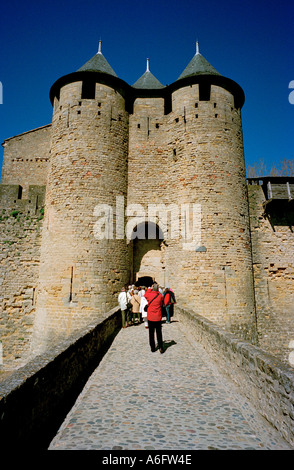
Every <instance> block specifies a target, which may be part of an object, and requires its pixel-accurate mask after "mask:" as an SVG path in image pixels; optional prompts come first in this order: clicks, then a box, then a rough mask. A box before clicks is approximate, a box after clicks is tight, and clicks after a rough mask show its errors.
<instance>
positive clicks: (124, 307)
mask: <svg viewBox="0 0 294 470" xmlns="http://www.w3.org/2000/svg"><path fill="white" fill-rule="evenodd" d="M130 300H131V295H130V294H129V293H128V292H127V291H126V289H125V287H122V289H121V292H120V293H119V295H118V304H119V307H120V310H121V317H122V327H123V328H126V327H127V323H128V303H129V302H130Z"/></svg>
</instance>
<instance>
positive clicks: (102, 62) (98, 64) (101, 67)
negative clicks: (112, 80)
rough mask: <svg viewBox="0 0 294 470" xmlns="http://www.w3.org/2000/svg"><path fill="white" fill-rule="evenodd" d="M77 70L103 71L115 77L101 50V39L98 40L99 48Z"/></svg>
mask: <svg viewBox="0 0 294 470" xmlns="http://www.w3.org/2000/svg"><path fill="white" fill-rule="evenodd" d="M78 72H103V73H108V74H109V75H113V76H114V77H117V75H116V73H115V71H114V70H113V68H112V67H111V66H110V65H109V63H108V62H107V60H106V59H105V57H104V55H103V54H102V52H101V41H99V49H98V52H97V54H95V55H94V56H93V57H92V58H91V59H90V60H88V62H86V63H85V64H84V65H83V66H82V67H81V68H79V69H78Z"/></svg>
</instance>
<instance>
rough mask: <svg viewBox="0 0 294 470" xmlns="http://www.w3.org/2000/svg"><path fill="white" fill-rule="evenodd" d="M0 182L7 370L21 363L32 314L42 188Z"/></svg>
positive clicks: (1, 308) (0, 301) (1, 324)
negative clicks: (23, 193)
mask: <svg viewBox="0 0 294 470" xmlns="http://www.w3.org/2000/svg"><path fill="white" fill-rule="evenodd" d="M18 195H19V186H18V185H0V243H1V251H0V267H1V270H0V292H1V294H0V312H1V315H0V330H1V338H0V339H1V341H2V349H3V365H4V367H5V369H6V370H8V369H15V368H16V366H19V365H22V364H23V363H24V362H25V361H26V359H27V357H28V355H29V350H30V347H29V346H30V339H31V333H32V326H33V321H34V316H35V306H36V287H37V281H38V274H39V272H38V270H39V257H40V244H41V236H40V233H41V227H42V222H43V210H42V209H43V208H44V197H45V187H42V186H30V187H29V190H28V199H26V200H25V199H18Z"/></svg>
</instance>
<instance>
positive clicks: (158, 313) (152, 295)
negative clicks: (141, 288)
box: [145, 284, 164, 353]
mask: <svg viewBox="0 0 294 470" xmlns="http://www.w3.org/2000/svg"><path fill="white" fill-rule="evenodd" d="M145 298H146V299H147V301H148V309H147V320H148V328H149V344H150V348H151V351H152V352H154V351H155V340H154V333H155V331H156V338H157V344H158V348H159V351H160V352H161V353H163V352H164V350H163V341H162V330H161V319H162V304H163V295H162V294H161V293H160V292H159V291H158V285H157V284H153V286H152V289H151V290H149V289H148V290H147V292H146V294H145Z"/></svg>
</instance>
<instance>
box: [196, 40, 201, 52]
mask: <svg viewBox="0 0 294 470" xmlns="http://www.w3.org/2000/svg"><path fill="white" fill-rule="evenodd" d="M197 54H200V52H199V41H198V39H197V41H196V55H197Z"/></svg>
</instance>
